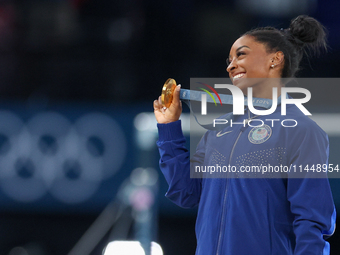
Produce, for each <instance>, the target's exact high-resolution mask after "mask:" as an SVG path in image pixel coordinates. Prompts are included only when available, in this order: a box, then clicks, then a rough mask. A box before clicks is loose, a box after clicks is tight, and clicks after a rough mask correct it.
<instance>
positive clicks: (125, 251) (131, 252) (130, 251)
mask: <svg viewBox="0 0 340 255" xmlns="http://www.w3.org/2000/svg"><path fill="white" fill-rule="evenodd" d="M103 255H145V252H144V250H143V248H142V245H141V243H140V242H138V241H113V242H110V243H109V244H108V245H107V246H106V248H105V252H104V254H103ZM151 255H163V250H162V248H161V246H160V245H159V244H158V243H155V242H151Z"/></svg>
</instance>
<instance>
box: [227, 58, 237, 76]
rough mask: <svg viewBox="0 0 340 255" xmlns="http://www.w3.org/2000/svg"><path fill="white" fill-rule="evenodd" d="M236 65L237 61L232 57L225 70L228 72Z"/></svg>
mask: <svg viewBox="0 0 340 255" xmlns="http://www.w3.org/2000/svg"><path fill="white" fill-rule="evenodd" d="M236 67H237V63H236V61H235V59H233V60H232V61H231V62H230V64H229V65H228V66H227V72H228V73H230V72H231V71H232V70H234V69H235V68H236Z"/></svg>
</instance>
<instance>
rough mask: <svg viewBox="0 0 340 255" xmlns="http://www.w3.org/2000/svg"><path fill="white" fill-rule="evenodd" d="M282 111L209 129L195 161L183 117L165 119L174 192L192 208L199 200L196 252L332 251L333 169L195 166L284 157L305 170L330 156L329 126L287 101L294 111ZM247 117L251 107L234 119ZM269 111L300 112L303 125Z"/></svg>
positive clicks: (280, 161) (278, 161)
mask: <svg viewBox="0 0 340 255" xmlns="http://www.w3.org/2000/svg"><path fill="white" fill-rule="evenodd" d="M280 111H281V109H280V107H279V106H278V108H277V109H276V111H275V112H274V113H273V114H271V115H270V116H260V117H256V119H262V120H263V121H264V123H265V124H267V126H266V128H265V129H263V128H262V129H261V128H260V129H259V128H256V127H250V126H248V125H246V126H245V127H244V126H243V125H241V124H237V125H233V127H230V126H229V127H226V128H224V129H223V130H222V131H208V132H206V134H205V135H204V136H203V138H202V139H201V141H200V143H199V144H198V146H197V150H196V153H195V155H194V156H193V158H192V159H191V161H190V159H189V152H188V150H187V149H186V148H185V146H184V144H185V138H184V136H183V133H182V130H181V122H180V121H177V122H173V123H169V124H158V130H159V140H158V142H157V145H158V148H159V152H160V155H161V159H160V168H161V170H162V172H163V174H164V176H165V178H166V180H167V182H168V184H169V189H168V191H167V193H166V197H168V198H169V199H170V200H171V201H173V202H174V203H175V204H177V205H179V206H181V207H184V208H191V207H195V206H198V215H197V220H196V238H197V249H196V255H234V254H235V255H236V254H237V255H251V254H255V255H267V254H268V255H274V254H277V255H286V254H295V255H308V254H313V255H316V254H318V255H321V254H329V250H330V246H329V243H328V242H327V241H325V238H326V237H327V236H329V235H332V233H333V232H334V229H335V218H336V215H335V207H334V203H333V198H332V194H331V190H330V187H329V182H328V179H327V178H326V173H318V175H317V177H325V178H308V177H315V176H313V175H314V173H312V172H311V171H309V172H306V171H304V170H303V171H302V173H300V176H298V177H303V178H293V177H294V176H292V174H291V173H290V172H289V173H281V172H280V173H278V175H277V173H275V174H276V175H274V176H272V175H268V176H266V177H270V178H242V177H258V176H259V174H260V173H245V172H242V173H240V172H236V173H231V174H230V177H231V178H190V171H194V170H195V169H196V168H195V166H216V165H217V164H219V165H221V166H222V165H225V166H227V165H232V166H235V167H237V169H240V168H241V167H245V166H253V165H256V166H260V165H267V166H268V165H271V166H280V165H281V166H292V167H291V168H290V170H291V171H292V169H293V167H294V166H295V168H297V169H296V171H299V166H302V167H303V168H305V167H306V165H307V164H308V167H309V168H311V167H312V166H313V165H314V168H316V167H317V165H318V164H328V150H329V147H328V137H327V135H326V134H325V132H324V131H323V130H322V129H321V128H320V127H319V126H317V124H316V123H315V122H314V121H312V120H310V119H309V118H308V117H306V116H304V115H303V113H301V111H300V110H299V109H298V108H297V107H296V106H295V105H287V116H281V114H280ZM247 118H248V113H247V114H245V115H244V116H237V117H236V118H235V120H234V121H236V122H239V123H240V122H242V121H243V120H244V119H247ZM266 119H280V120H283V119H294V120H296V121H297V123H298V125H297V126H296V127H283V126H282V125H281V123H280V121H275V122H274V123H272V122H267V121H265V120H266ZM272 124H274V125H273V126H272ZM286 124H287V122H286ZM252 125H253V126H255V125H259V122H256V123H255V122H254V123H253V124H252ZM287 125H288V124H287ZM289 125H291V124H289ZM268 127H269V128H268ZM230 131H231V132H230ZM190 166H191V170H190ZM319 166H320V165H319ZM321 175H322V176H321ZM271 177H285V178H271ZM286 177H288V178H286ZM290 177H292V178H290ZM295 177H296V176H295Z"/></svg>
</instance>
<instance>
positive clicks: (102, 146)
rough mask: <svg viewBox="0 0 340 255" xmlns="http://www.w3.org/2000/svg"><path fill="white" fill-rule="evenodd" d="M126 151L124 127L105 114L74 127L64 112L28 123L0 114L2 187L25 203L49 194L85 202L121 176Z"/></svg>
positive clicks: (45, 114) (81, 120)
mask: <svg viewBox="0 0 340 255" xmlns="http://www.w3.org/2000/svg"><path fill="white" fill-rule="evenodd" d="M126 147H127V145H126V140H125V135H124V133H123V131H122V129H121V128H120V126H119V125H118V124H117V123H116V121H114V120H113V119H112V118H111V117H110V116H108V115H106V114H103V113H99V112H96V113H88V114H85V115H83V116H81V117H80V118H78V119H77V120H76V121H75V122H74V123H71V122H70V121H69V120H68V119H67V118H65V117H64V116H63V115H62V114H60V113H57V112H42V113H39V114H37V115H34V116H33V117H32V118H31V119H30V120H29V121H27V122H26V123H24V122H23V120H22V119H20V118H19V117H18V116H17V115H16V114H14V113H12V112H10V111H0V189H1V190H2V191H3V192H4V193H5V194H7V195H8V196H9V197H11V198H12V199H15V200H17V201H21V202H32V201H36V200H38V199H40V198H42V197H43V196H44V195H45V194H46V193H50V194H51V195H52V196H53V197H55V198H56V199H57V200H59V201H62V202H64V203H80V202H83V201H85V200H87V199H89V198H90V197H91V196H92V195H93V194H94V193H95V192H96V191H97V189H98V187H99V186H100V184H101V182H102V181H103V180H105V179H107V178H109V177H112V176H113V175H114V174H115V173H116V172H117V170H118V169H119V168H120V167H121V165H122V163H123V162H124V159H125V156H126V149H127V148H126Z"/></svg>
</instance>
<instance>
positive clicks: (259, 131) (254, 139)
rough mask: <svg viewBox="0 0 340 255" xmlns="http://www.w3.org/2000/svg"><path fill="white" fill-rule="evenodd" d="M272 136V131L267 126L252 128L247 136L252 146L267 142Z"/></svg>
mask: <svg viewBox="0 0 340 255" xmlns="http://www.w3.org/2000/svg"><path fill="white" fill-rule="evenodd" d="M271 135H272V129H271V127H270V126H268V125H263V126H261V127H254V128H252V130H250V132H249V134H248V139H249V141H250V142H251V143H253V144H260V143H264V142H265V141H267V140H268V139H269V138H270V137H271Z"/></svg>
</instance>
